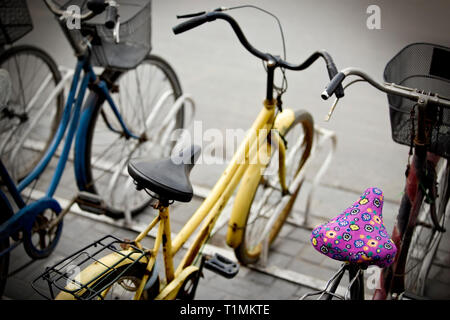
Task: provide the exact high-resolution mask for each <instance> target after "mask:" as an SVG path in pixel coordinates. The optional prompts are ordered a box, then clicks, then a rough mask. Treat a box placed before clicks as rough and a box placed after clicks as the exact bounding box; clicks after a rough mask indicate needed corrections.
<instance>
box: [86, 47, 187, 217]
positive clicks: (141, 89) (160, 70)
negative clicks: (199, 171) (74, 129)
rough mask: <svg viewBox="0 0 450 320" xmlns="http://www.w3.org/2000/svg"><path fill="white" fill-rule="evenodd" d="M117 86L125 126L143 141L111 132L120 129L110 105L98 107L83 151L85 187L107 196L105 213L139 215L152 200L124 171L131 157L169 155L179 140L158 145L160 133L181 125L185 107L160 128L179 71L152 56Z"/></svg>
mask: <svg viewBox="0 0 450 320" xmlns="http://www.w3.org/2000/svg"><path fill="white" fill-rule="evenodd" d="M116 84H117V85H118V87H119V92H118V93H114V94H112V97H113V99H114V101H115V102H116V103H117V107H118V109H119V112H120V114H121V116H122V119H123V121H124V122H125V124H126V126H127V127H128V128H129V129H130V130H131V131H132V132H133V133H134V134H135V135H137V136H139V137H140V139H139V140H136V139H132V138H130V139H127V138H126V137H125V136H124V135H123V134H121V132H117V131H113V130H111V127H112V128H120V126H119V123H118V122H117V120H116V118H115V117H114V116H113V114H112V111H111V108H109V106H106V105H104V106H103V108H101V107H100V106H97V107H96V108H95V109H96V111H94V112H96V113H95V114H94V115H93V116H92V117H91V119H90V123H89V124H88V126H89V127H88V133H87V138H86V139H87V140H86V143H85V148H86V149H85V151H84V152H83V154H84V159H83V161H84V167H85V168H86V170H85V175H86V176H85V180H86V183H85V185H84V186H83V187H84V188H85V190H86V191H89V192H92V193H95V194H98V195H99V196H100V197H101V198H102V199H103V201H104V203H105V205H106V207H107V213H106V214H107V215H109V216H111V217H113V218H121V217H123V216H124V212H125V210H128V211H129V212H130V213H131V215H135V214H138V213H139V212H141V211H142V210H143V209H144V208H145V207H146V204H147V203H148V201H149V197H148V196H147V195H146V194H145V193H144V192H137V190H135V187H134V184H133V181H132V179H131V178H130V177H129V175H128V173H127V171H126V165H127V163H128V161H129V160H130V159H131V158H138V157H145V158H148V159H160V158H162V157H167V156H169V155H170V152H171V149H172V147H173V145H174V144H175V143H165V144H160V143H159V142H160V139H161V135H164V134H166V133H167V132H168V131H169V132H173V131H174V130H176V129H180V128H182V127H183V123H184V110H183V106H182V107H181V109H180V110H179V111H178V112H177V114H176V116H175V117H174V118H172V119H170V123H169V124H168V125H167V126H165V127H161V125H162V124H164V120H166V116H167V115H168V112H169V110H170V108H171V107H172V106H173V104H174V102H175V101H176V100H177V98H178V97H180V96H181V94H182V90H181V85H180V83H179V81H178V78H177V75H176V73H175V71H174V70H173V69H172V67H171V66H170V65H169V64H168V63H167V62H166V61H164V60H163V59H162V58H160V57H157V56H154V55H149V56H148V57H147V58H146V59H145V60H144V61H143V62H142V63H141V64H140V65H139V66H138V67H137V68H136V69H133V70H129V71H126V72H124V73H123V74H121V75H120V76H119V78H118V80H117V81H116ZM98 103H100V102H98ZM151 118H153V121H151V123H150V120H151ZM149 119H150V120H149ZM164 130H166V131H164Z"/></svg>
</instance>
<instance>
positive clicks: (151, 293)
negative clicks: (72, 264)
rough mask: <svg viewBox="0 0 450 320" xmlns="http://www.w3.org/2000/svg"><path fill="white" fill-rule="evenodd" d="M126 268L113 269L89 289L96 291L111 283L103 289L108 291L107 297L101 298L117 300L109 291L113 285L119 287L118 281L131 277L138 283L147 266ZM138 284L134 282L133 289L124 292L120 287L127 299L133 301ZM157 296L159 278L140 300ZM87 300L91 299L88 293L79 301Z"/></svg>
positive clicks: (139, 265) (140, 264)
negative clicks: (125, 293)
mask: <svg viewBox="0 0 450 320" xmlns="http://www.w3.org/2000/svg"><path fill="white" fill-rule="evenodd" d="M128 267H129V265H124V266H121V267H119V268H117V269H115V270H114V271H112V272H110V273H108V274H107V275H105V276H104V277H102V278H101V279H100V280H99V281H97V282H95V283H94V284H93V285H92V286H90V289H92V290H93V291H97V290H100V289H102V287H103V286H105V285H108V284H109V283H111V285H109V286H108V287H107V289H105V290H108V292H107V295H106V296H105V297H103V298H104V299H105V300H110V299H112V300H119V298H118V297H117V295H114V294H111V293H112V291H111V290H113V288H112V287H113V286H115V285H118V286H121V285H120V281H123V280H124V279H126V278H128V279H130V278H131V277H133V278H135V279H136V280H138V281H140V279H142V277H143V276H144V274H145V273H146V267H147V265H146V264H145V263H136V264H134V265H133V266H131V267H129V269H127V270H125V269H126V268H128ZM124 270H125V271H124ZM82 272H83V271H82ZM122 272H123V274H122V275H120V274H121V273H122ZM119 275H120V277H119ZM117 277H119V278H117ZM116 278H117V279H116ZM81 279H83V277H82V276H81ZM139 283H140V282H136V283H135V287H134V288H132V290H126V288H125V287H124V286H121V287H122V288H123V289H124V290H125V291H127V294H129V295H130V296H129V297H128V298H129V299H133V297H134V293H135V289H136V288H137V287H138V286H139ZM110 294H111V295H110ZM158 294H159V276H158V278H157V279H156V281H155V283H154V284H153V285H152V286H151V287H150V288H148V289H147V290H145V291H144V292H143V295H142V297H141V299H142V300H153V299H154V298H155V297H156V296H157V295H158ZM88 298H91V297H89V292H86V293H85V294H84V295H82V296H81V299H88ZM98 299H100V297H98ZM120 300H124V299H120Z"/></svg>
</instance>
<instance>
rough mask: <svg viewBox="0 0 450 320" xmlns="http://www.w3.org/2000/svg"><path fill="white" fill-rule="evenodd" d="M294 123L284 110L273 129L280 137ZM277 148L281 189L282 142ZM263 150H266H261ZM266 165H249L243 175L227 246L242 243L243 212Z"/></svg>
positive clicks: (283, 174)
mask: <svg viewBox="0 0 450 320" xmlns="http://www.w3.org/2000/svg"><path fill="white" fill-rule="evenodd" d="M294 121H295V114H294V111H293V110H291V109H284V110H283V112H280V113H279V114H278V115H277V117H276V119H275V123H274V126H273V129H275V130H277V131H278V132H279V133H281V134H282V135H284V134H285V132H286V131H287V129H288V128H289V127H290V126H291V124H292V123H293V122H294ZM280 140H281V139H280ZM278 147H279V151H280V153H279V157H280V159H279V163H280V166H279V177H280V183H281V187H282V188H283V189H285V188H286V186H285V183H284V182H285V174H286V172H285V154H286V153H285V148H284V147H285V146H284V143H283V141H278ZM263 150H268V148H267V149H266V148H263ZM266 165H267V164H263V163H258V164H253V165H250V166H249V168H248V169H247V171H246V172H245V175H244V176H243V177H242V181H241V184H240V186H239V189H238V191H237V194H236V198H235V200H234V204H233V209H232V211H231V216H230V220H229V223H228V232H227V237H226V242H227V244H228V246H230V247H232V248H236V247H237V246H239V245H240V244H241V242H242V239H243V237H244V227H245V224H246V223H247V221H246V215H245V214H243V213H244V212H248V210H249V209H250V205H251V203H252V200H253V196H254V194H253V193H254V192H255V190H256V187H257V186H258V184H259V182H260V180H261V175H262V172H263V169H264V168H265V167H266Z"/></svg>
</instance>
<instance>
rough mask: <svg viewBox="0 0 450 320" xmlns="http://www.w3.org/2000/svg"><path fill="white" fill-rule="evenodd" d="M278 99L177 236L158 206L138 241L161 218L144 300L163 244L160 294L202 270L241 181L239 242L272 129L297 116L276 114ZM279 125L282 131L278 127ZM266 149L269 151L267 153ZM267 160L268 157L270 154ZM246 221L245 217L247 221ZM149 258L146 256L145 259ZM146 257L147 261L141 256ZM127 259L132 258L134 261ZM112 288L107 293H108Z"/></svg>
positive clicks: (234, 221) (168, 294) (236, 215)
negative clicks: (199, 261) (200, 262)
mask: <svg viewBox="0 0 450 320" xmlns="http://www.w3.org/2000/svg"><path fill="white" fill-rule="evenodd" d="M275 110H276V101H275V100H274V99H272V100H267V99H266V100H265V101H264V108H263V109H262V110H261V112H260V113H259V115H258V116H257V118H256V120H255V121H254V123H253V125H252V127H251V129H250V131H249V132H248V133H247V135H246V137H245V138H244V140H243V141H242V142H241V144H240V146H239V148H238V150H237V152H236V153H235V154H234V156H233V158H232V160H231V161H230V163H229V164H228V166H227V168H226V169H225V171H224V172H223V174H222V176H221V177H220V179H219V180H218V181H217V182H216V184H215V186H214V187H213V189H212V191H211V192H210V194H209V195H208V197H207V198H206V199H205V200H204V202H203V203H202V204H201V205H200V207H199V208H198V209H197V210H196V211H195V213H194V214H193V215H192V217H191V218H190V219H189V221H188V222H187V223H186V224H185V225H184V227H183V228H182V229H181V230H180V232H179V233H178V234H177V235H176V237H175V238H174V239H173V240H172V234H171V228H170V213H169V208H168V205H167V204H164V203H160V205H159V207H158V209H159V214H158V216H157V217H155V218H154V219H153V221H152V222H151V223H150V224H149V225H148V226H147V227H146V228H145V230H143V231H142V232H141V233H140V234H139V235H138V236H137V237H136V239H135V240H134V241H133V244H135V245H136V246H137V247H138V248H140V249H142V246H141V244H140V242H141V241H142V240H143V239H144V238H145V237H146V236H147V235H148V234H149V232H150V231H151V230H152V229H153V228H154V227H155V226H156V225H157V224H158V223H159V226H158V231H157V234H156V238H155V242H154V246H153V249H151V250H148V251H147V252H148V260H146V261H143V262H144V263H146V265H147V267H146V268H147V271H148V272H147V273H146V274H145V275H144V276H143V278H142V279H141V282H140V286H139V288H138V290H137V291H136V293H135V296H134V298H135V299H140V298H141V296H142V293H143V290H144V287H145V285H146V283H147V281H148V279H149V277H150V275H151V272H152V269H153V268H154V267H155V262H156V257H157V254H158V251H159V248H160V247H161V246H162V248H163V250H162V251H163V258H164V269H165V284H166V285H165V287H163V289H162V290H161V291H160V293H159V295H158V296H157V297H156V299H174V298H175V297H176V295H177V293H178V292H179V290H180V288H181V286H182V285H183V283H184V281H185V280H186V279H187V277H189V276H190V275H191V274H193V273H195V272H197V271H198V270H199V269H200V268H199V267H198V266H195V263H196V257H197V256H198V254H199V253H200V251H201V249H202V246H203V245H204V244H205V242H206V241H207V240H208V238H209V237H210V234H211V231H212V230H213V228H214V225H215V222H216V221H217V219H218V217H219V216H220V214H221V212H222V210H223V208H224V207H225V205H226V203H227V201H228V200H229V199H230V197H231V195H232V194H233V192H234V190H235V189H236V187H237V186H238V184H239V182H241V187H240V189H239V190H238V194H237V196H236V198H235V203H234V208H233V213H232V215H231V218H230V221H229V226H231V227H230V228H229V230H228V231H229V234H228V239H229V241H230V243H234V244H236V245H237V244H239V241H241V240H242V236H243V234H242V230H241V228H239V227H236V226H238V225H240V224H241V220H242V214H241V212H242V211H241V208H243V207H248V206H249V205H250V203H251V200H252V199H249V198H248V196H247V197H246V196H245V195H246V188H247V187H250V186H251V184H252V183H255V181H256V183H258V182H259V177H260V174H259V173H258V174H255V172H258V171H257V170H261V169H264V168H265V167H266V166H267V164H268V161H264V160H263V157H264V156H269V157H270V155H271V154H272V151H273V148H272V146H271V144H273V143H274V142H273V141H272V142H269V141H268V139H267V136H268V131H265V130H270V129H275V132H279V131H280V132H282V131H283V128H287V127H289V125H290V123H291V122H292V121H294V112H293V111H292V110H290V109H285V110H284V111H283V112H280V113H278V114H276V112H275ZM278 130H279V131H278ZM276 137H278V138H279V139H277V141H276V143H277V145H278V148H279V150H280V152H279V157H280V158H279V159H280V166H279V172H278V173H279V178H280V182H281V185H282V188H283V189H285V190H286V189H287V187H286V186H285V183H284V181H285V154H286V153H285V149H284V142H283V140H282V138H281V137H280V135H276ZM264 153H265V154H264ZM266 159H268V158H266ZM246 174H250V175H253V176H256V177H257V178H258V179H253V180H252V179H243V177H244V175H246ZM202 222H203V224H202V226H201V228H200V230H199V231H198V233H197V235H196V237H195V238H194V239H193V241H192V242H191V244H190V246H189V248H188V250H187V252H186V253H185V255H184V257H183V258H182V260H181V262H180V263H179V264H178V266H177V267H176V268H175V266H174V262H173V258H174V256H175V255H176V254H177V252H178V251H179V250H180V249H181V248H182V246H183V245H184V244H185V243H186V242H187V241H188V239H190V238H191V236H192V235H193V233H194V232H195V230H197V228H198V227H199V226H200V224H201V223H202ZM244 223H245V221H244ZM120 259H121V256H120V255H114V254H111V255H108V256H106V257H104V258H102V261H107V262H108V265H115V264H117V263H119V260H120ZM146 259H147V258H146ZM141 261H142V260H141ZM128 263H132V261H129V262H128ZM85 271H86V273H83V275H82V276H81V278H82V279H83V281H84V280H88V281H89V279H100V278H101V277H102V276H103V275H104V274H105V268H104V267H102V266H100V265H97V266H94V265H93V266H92V267H90V268H87V269H86V270H85ZM107 291H108V289H107V290H105V292H103V294H104V295H106V293H107ZM73 298H74V297H73V296H72V295H71V294H69V293H66V292H64V291H62V292H61V293H60V294H59V295H58V297H57V299H73Z"/></svg>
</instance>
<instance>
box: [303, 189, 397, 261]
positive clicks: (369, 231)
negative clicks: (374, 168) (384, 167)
mask: <svg viewBox="0 0 450 320" xmlns="http://www.w3.org/2000/svg"><path fill="white" fill-rule="evenodd" d="M382 209H383V192H382V191H381V190H380V189H379V188H368V189H367V190H366V191H365V192H364V193H363V194H362V195H361V197H360V198H359V199H358V200H357V201H356V202H355V203H354V204H353V205H352V206H351V207H349V208H347V209H346V210H344V212H342V213H341V214H340V215H338V216H337V217H336V218H334V219H332V220H331V221H329V222H328V223H325V224H322V225H319V226H317V227H316V228H315V229H314V230H313V231H312V234H311V243H312V245H313V246H314V248H315V249H316V250H317V251H319V252H321V253H323V254H325V255H327V256H329V257H330V258H332V259H335V260H340V261H347V262H350V263H357V264H360V265H372V264H373V265H377V266H379V267H381V268H385V267H387V266H389V265H390V264H392V262H393V259H394V257H395V254H396V252H397V248H396V247H395V244H394V243H393V241H392V240H391V239H390V238H389V236H388V234H387V231H386V228H385V226H384V225H383V216H382ZM341 240H343V241H341Z"/></svg>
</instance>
